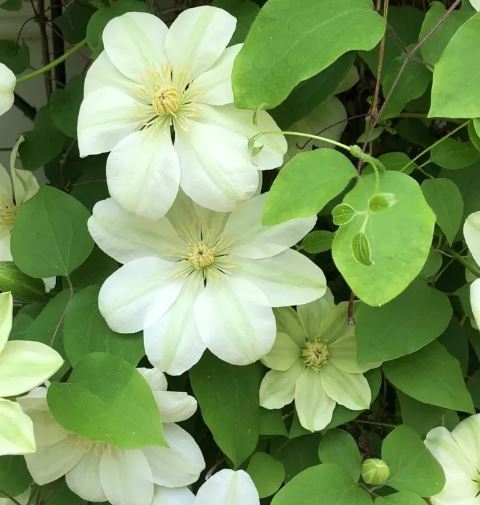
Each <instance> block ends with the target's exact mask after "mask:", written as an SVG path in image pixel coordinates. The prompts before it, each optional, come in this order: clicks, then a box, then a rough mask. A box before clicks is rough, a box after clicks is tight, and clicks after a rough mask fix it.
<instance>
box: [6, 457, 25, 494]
mask: <svg viewBox="0 0 480 505" xmlns="http://www.w3.org/2000/svg"><path fill="white" fill-rule="evenodd" d="M31 483H32V477H31V476H30V474H29V473H28V469H27V466H26V464H25V458H24V457H23V456H0V490H1V491H4V492H5V493H8V494H9V495H10V496H18V495H20V494H22V493H23V492H24V491H26V489H27V488H28V486H29V485H30V484H31Z"/></svg>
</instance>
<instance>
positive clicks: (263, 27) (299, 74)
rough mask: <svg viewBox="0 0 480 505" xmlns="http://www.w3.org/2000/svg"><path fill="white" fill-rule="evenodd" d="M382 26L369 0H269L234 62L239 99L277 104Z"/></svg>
mask: <svg viewBox="0 0 480 505" xmlns="http://www.w3.org/2000/svg"><path fill="white" fill-rule="evenodd" d="M292 12H294V13H295V15H294V16H292ZM286 20H288V36H285V26H286ZM384 30H385V20H384V19H383V18H382V17H381V16H379V15H378V14H377V13H376V12H375V10H374V9H373V6H372V3H371V1H370V0H323V1H322V2H303V3H302V4H301V7H299V5H298V2H297V1H296V0H269V1H268V2H267V3H266V4H265V5H264V7H263V8H262V10H261V11H260V13H259V14H258V16H257V18H256V19H255V21H254V23H253V25H252V28H251V30H250V33H249V34H248V36H247V39H246V41H245V45H244V46H243V49H242V50H241V51H240V54H239V55H238V57H237V59H236V62H235V65H234V68H233V78H232V79H233V90H234V95H235V104H236V105H237V106H238V107H240V108H247V109H258V108H264V109H270V108H273V107H275V106H276V105H278V104H280V103H281V102H282V101H283V100H284V99H285V98H286V97H287V96H288V94H289V93H290V92H291V91H292V89H293V88H294V87H295V86H296V85H297V84H298V83H299V82H301V81H304V80H305V79H308V78H309V77H312V76H314V75H315V74H318V73H319V72H320V71H322V70H324V69H325V68H327V67H328V66H329V65H331V64H332V63H333V62H334V61H335V60H336V59H337V58H339V57H340V56H341V55H342V54H344V53H347V52H348V51H352V50H356V49H364V50H369V49H372V48H373V47H374V46H375V45H376V44H377V43H378V42H379V40H380V39H381V37H382V35H383V33H384ZM318 48H322V50H321V51H319V50H318ZM479 115H480V114H479Z"/></svg>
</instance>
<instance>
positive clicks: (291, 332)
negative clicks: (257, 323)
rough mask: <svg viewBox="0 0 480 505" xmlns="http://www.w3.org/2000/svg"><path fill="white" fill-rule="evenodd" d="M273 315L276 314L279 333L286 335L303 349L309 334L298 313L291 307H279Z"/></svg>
mask: <svg viewBox="0 0 480 505" xmlns="http://www.w3.org/2000/svg"><path fill="white" fill-rule="evenodd" d="M273 313H274V314H275V321H276V323H277V331H281V332H283V333H286V334H287V335H288V336H289V337H290V338H291V339H292V340H293V341H294V342H295V343H296V344H297V346H298V347H303V346H304V345H305V341H306V339H307V333H306V331H305V328H304V326H303V324H302V323H301V321H300V318H299V317H298V314H297V311H295V310H293V309H292V308H291V307H278V308H276V309H275V310H274V311H273Z"/></svg>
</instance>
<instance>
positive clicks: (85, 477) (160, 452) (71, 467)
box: [21, 368, 205, 505]
mask: <svg viewBox="0 0 480 505" xmlns="http://www.w3.org/2000/svg"><path fill="white" fill-rule="evenodd" d="M137 370H138V371H139V372H140V373H141V374H142V375H143V377H144V378H145V379H146V381H147V382H148V384H149V385H150V387H151V388H152V391H153V395H154V397H155V400H156V402H157V404H158V407H159V409H160V411H161V413H162V419H163V423H164V424H163V430H164V436H165V440H166V442H167V444H168V447H144V448H143V449H129V450H127V449H120V448H116V447H113V446H111V445H108V444H104V443H100V442H95V441H94V440H89V439H86V438H84V437H82V436H80V435H78V434H75V433H71V432H68V431H67V430H65V429H64V428H63V427H62V426H60V424H59V423H58V422H57V421H56V420H55V418H54V417H53V415H52V414H51V413H50V411H49V408H48V404H47V400H46V395H47V389H46V388H38V389H36V390H35V391H32V392H31V393H30V395H28V396H26V397H23V398H22V400H21V403H22V406H23V407H24V409H25V411H26V412H27V413H28V414H29V415H30V416H31V418H32V420H33V425H34V429H35V438H36V440H37V446H38V449H37V452H36V453H35V454H31V455H28V456H26V457H25V459H26V462H27V467H28V470H29V471H30V474H31V475H32V477H33V480H34V481H35V482H36V483H37V484H40V485H44V484H47V483H49V482H53V481H55V480H57V479H59V478H60V477H62V476H63V475H65V480H66V482H67V485H68V487H69V488H70V489H71V490H72V491H73V492H74V493H76V494H77V495H79V496H80V497H81V498H83V499H84V500H86V501H90V502H104V501H107V500H108V501H109V502H110V503H111V504H112V505H151V503H152V499H153V494H154V489H155V486H164V487H168V488H181V487H183V486H187V485H189V484H192V483H193V482H195V481H196V480H197V479H198V477H199V475H200V473H201V471H202V470H203V469H204V468H205V461H204V459H203V456H202V452H201V451H200V448H199V447H198V445H197V443H196V442H195V440H194V439H193V438H192V436H191V435H190V434H189V433H187V432H186V431H185V430H184V429H183V428H180V426H178V425H177V424H175V423H177V422H180V421H184V420H186V419H188V418H190V417H191V416H192V415H193V414H194V413H195V411H196V409H197V402H196V401H195V399H194V398H193V397H191V396H189V395H187V393H182V392H175V391H167V390H166V389H167V380H166V378H165V376H164V375H163V373H161V372H160V371H158V370H155V369H145V368H139V369H137Z"/></svg>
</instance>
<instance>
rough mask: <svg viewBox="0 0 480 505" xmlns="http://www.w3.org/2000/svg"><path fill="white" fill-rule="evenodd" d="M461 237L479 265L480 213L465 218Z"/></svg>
mask: <svg viewBox="0 0 480 505" xmlns="http://www.w3.org/2000/svg"><path fill="white" fill-rule="evenodd" d="M463 235H464V237H465V242H466V243H467V246H468V248H469V249H470V252H471V253H472V256H473V259H474V260H475V261H476V262H477V265H480V211H479V212H473V213H472V214H470V215H469V216H468V217H467V219H466V220H465V224H464V225H463Z"/></svg>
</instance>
